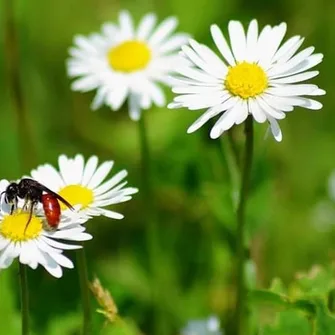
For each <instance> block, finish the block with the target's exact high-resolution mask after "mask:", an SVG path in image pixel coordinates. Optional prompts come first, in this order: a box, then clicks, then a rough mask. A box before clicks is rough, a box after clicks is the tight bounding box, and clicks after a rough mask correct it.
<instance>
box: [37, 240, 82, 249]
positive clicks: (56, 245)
mask: <svg viewBox="0 0 335 335" xmlns="http://www.w3.org/2000/svg"><path fill="white" fill-rule="evenodd" d="M41 238H42V239H43V240H44V242H45V243H47V244H49V245H50V246H52V247H54V248H57V249H61V250H74V249H81V248H82V246H80V245H74V244H66V243H61V242H58V241H55V240H52V239H50V238H48V237H41Z"/></svg>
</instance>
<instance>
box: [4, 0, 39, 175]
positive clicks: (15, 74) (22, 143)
mask: <svg viewBox="0 0 335 335" xmlns="http://www.w3.org/2000/svg"><path fill="white" fill-rule="evenodd" d="M14 3H15V2H14V0H6V1H5V3H4V13H5V20H4V22H5V27H4V28H5V52H6V55H5V56H6V57H5V58H6V70H7V71H6V72H7V81H8V87H9V89H10V93H11V99H12V103H13V110H14V115H15V118H16V124H17V133H18V140H19V150H20V158H21V159H20V161H21V162H22V168H23V169H24V171H25V173H27V171H26V170H27V169H29V168H31V164H35V162H36V151H35V147H34V141H33V136H32V129H31V122H30V121H29V115H28V113H27V109H26V105H25V103H24V95H23V92H22V87H21V80H20V57H19V41H18V34H17V30H16V25H15V19H14V8H13V7H14Z"/></svg>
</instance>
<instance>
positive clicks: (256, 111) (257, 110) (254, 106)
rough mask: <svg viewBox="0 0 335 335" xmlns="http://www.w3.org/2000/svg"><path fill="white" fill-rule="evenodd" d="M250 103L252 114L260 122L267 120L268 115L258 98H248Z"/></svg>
mask: <svg viewBox="0 0 335 335" xmlns="http://www.w3.org/2000/svg"><path fill="white" fill-rule="evenodd" d="M248 105H249V111H250V114H252V116H253V117H254V119H255V120H256V121H257V122H258V123H263V122H265V121H266V115H265V113H264V112H263V110H262V108H261V107H260V106H259V104H258V103H257V100H256V99H248Z"/></svg>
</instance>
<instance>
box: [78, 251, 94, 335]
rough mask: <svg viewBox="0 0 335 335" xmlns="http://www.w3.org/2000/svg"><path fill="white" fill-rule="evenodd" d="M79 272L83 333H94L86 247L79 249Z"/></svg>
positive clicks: (85, 334) (83, 334) (84, 334)
mask: <svg viewBox="0 0 335 335" xmlns="http://www.w3.org/2000/svg"><path fill="white" fill-rule="evenodd" d="M77 272H78V276H79V285H80V294H81V301H82V308H83V328H82V335H89V334H92V316H91V305H90V289H89V280H88V273H87V262H86V256H85V250H84V248H82V249H79V250H77Z"/></svg>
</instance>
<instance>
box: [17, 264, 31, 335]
mask: <svg viewBox="0 0 335 335" xmlns="http://www.w3.org/2000/svg"><path fill="white" fill-rule="evenodd" d="M19 273H20V287H21V322H22V323H21V325H22V328H21V334H22V335H28V334H29V292H28V280H27V267H26V265H24V264H21V263H19Z"/></svg>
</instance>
